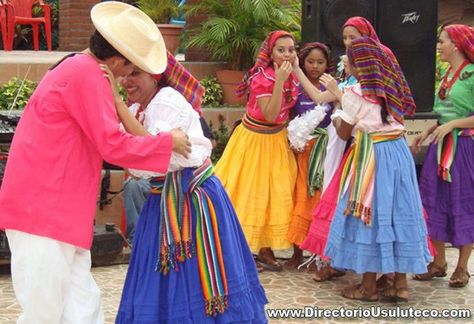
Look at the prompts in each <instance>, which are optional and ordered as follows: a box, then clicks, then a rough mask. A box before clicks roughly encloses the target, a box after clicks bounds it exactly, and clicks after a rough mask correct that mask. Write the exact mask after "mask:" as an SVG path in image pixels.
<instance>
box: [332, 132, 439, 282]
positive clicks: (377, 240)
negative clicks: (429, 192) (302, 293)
mask: <svg viewBox="0 0 474 324" xmlns="http://www.w3.org/2000/svg"><path fill="white" fill-rule="evenodd" d="M374 152H375V160H376V166H375V187H374V197H373V203H372V225H371V226H367V225H365V224H364V223H363V222H362V221H361V220H360V218H356V217H354V216H352V215H347V216H345V215H344V210H345V209H346V207H347V199H348V197H349V192H346V193H345V194H344V195H343V197H342V198H341V200H340V201H339V203H338V206H337V210H336V214H335V215H334V219H333V221H332V224H331V229H330V232H329V237H328V242H327V245H326V253H325V254H326V255H327V256H328V257H330V258H331V265H332V266H333V267H336V268H343V269H350V270H353V271H355V272H357V273H364V272H379V273H391V272H400V273H425V272H427V266H426V265H427V263H428V262H429V261H430V260H431V254H430V252H429V250H428V244H427V232H426V225H425V221H424V219H423V210H422V205H421V199H420V193H419V190H418V182H417V179H416V172H415V164H414V162H413V157H412V154H411V152H410V150H409V149H408V145H407V144H406V141H405V139H398V140H394V141H387V142H382V143H377V144H374Z"/></svg>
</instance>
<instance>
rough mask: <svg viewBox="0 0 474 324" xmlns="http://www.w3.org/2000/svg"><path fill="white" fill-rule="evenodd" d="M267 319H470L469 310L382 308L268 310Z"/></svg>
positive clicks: (312, 307)
mask: <svg viewBox="0 0 474 324" xmlns="http://www.w3.org/2000/svg"><path fill="white" fill-rule="evenodd" d="M266 312H267V316H268V318H464V319H466V318H472V312H471V310H469V309H434V308H431V309H428V308H427V309H418V308H413V307H406V308H405V307H399V306H397V307H393V308H384V307H381V306H371V307H362V306H359V307H357V308H348V307H339V308H334V309H329V308H318V307H314V306H306V307H300V308H269V309H267V310H266Z"/></svg>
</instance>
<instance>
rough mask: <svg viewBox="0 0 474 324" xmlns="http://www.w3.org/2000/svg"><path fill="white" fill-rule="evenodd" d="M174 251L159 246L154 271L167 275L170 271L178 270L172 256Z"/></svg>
mask: <svg viewBox="0 0 474 324" xmlns="http://www.w3.org/2000/svg"><path fill="white" fill-rule="evenodd" d="M174 251H175V249H172V248H171V246H169V245H167V246H161V248H160V257H159V259H158V262H157V264H156V267H155V271H159V272H161V273H163V274H164V275H167V274H168V273H169V272H170V270H171V269H175V270H176V271H177V270H178V264H177V262H176V258H175V256H174Z"/></svg>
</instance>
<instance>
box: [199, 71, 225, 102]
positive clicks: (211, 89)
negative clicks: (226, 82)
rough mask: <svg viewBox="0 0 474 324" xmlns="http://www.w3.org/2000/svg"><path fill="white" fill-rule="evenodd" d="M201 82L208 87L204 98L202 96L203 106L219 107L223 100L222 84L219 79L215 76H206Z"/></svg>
mask: <svg viewBox="0 0 474 324" xmlns="http://www.w3.org/2000/svg"><path fill="white" fill-rule="evenodd" d="M200 83H201V85H202V86H203V87H204V88H206V92H205V93H204V98H202V104H203V106H208V107H218V106H219V105H220V104H221V102H222V86H221V85H220V84H219V82H218V81H217V79H216V78H215V77H213V76H206V77H204V78H203V79H202V80H201V81H200Z"/></svg>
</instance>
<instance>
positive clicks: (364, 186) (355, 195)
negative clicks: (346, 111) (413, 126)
mask: <svg viewBox="0 0 474 324" xmlns="http://www.w3.org/2000/svg"><path fill="white" fill-rule="evenodd" d="M402 135H403V132H401V131H393V132H388V133H379V132H376V133H371V134H367V133H364V132H361V131H358V132H357V136H356V140H355V142H354V143H353V144H352V146H351V147H350V152H349V155H348V157H347V160H346V162H345V163H344V167H343V171H342V177H341V184H340V186H339V198H340V197H341V196H342V195H343V194H344V192H345V191H346V190H347V189H348V190H349V193H350V195H349V199H348V201H347V208H346V210H345V211H344V215H353V216H354V217H358V218H360V219H361V220H362V221H363V222H364V223H365V224H366V225H368V226H370V225H371V224H372V215H371V208H372V200H373V195H374V183H375V152H374V144H376V143H381V142H386V141H393V140H396V139H398V138H400V137H402Z"/></svg>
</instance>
